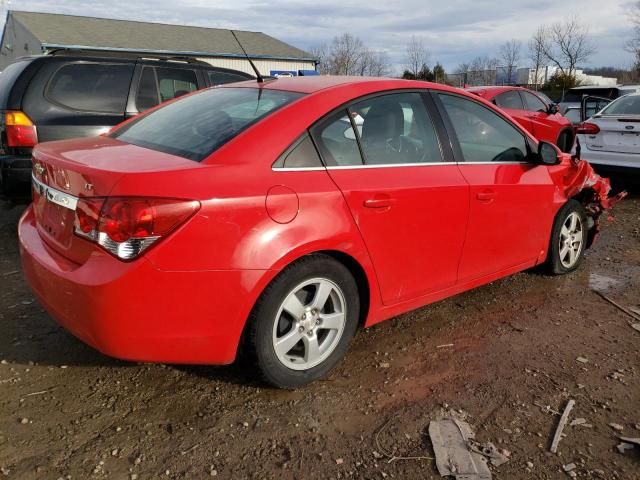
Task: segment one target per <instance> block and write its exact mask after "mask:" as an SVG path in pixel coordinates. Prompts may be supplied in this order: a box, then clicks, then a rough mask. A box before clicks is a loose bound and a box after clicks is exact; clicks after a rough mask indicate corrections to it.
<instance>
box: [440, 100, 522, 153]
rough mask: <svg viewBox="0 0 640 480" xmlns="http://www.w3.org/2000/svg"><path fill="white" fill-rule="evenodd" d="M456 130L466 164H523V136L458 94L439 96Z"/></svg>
mask: <svg viewBox="0 0 640 480" xmlns="http://www.w3.org/2000/svg"><path fill="white" fill-rule="evenodd" d="M438 96H439V98H440V100H441V101H442V104H443V105H444V108H445V110H446V112H447V115H448V116H449V119H450V120H451V123H452V125H453V129H454V130H455V133H456V136H457V138H458V142H459V144H460V149H461V150H462V155H463V156H464V161H465V162H523V161H525V160H526V158H527V156H528V152H529V149H528V146H527V142H526V139H525V136H524V135H523V134H522V133H521V132H520V131H519V130H518V129H516V128H515V127H514V126H513V125H512V124H510V123H509V122H507V121H506V120H505V119H503V118H502V117H501V116H500V115H498V114H496V113H495V112H492V111H491V110H489V109H488V108H487V107H484V106H483V105H480V104H478V103H476V102H474V101H471V100H468V99H466V98H462V97H460V96H457V95H450V94H444V93H439V94H438Z"/></svg>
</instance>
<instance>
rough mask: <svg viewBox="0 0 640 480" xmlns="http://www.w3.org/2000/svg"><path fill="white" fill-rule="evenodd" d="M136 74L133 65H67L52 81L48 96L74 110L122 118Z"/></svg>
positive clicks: (61, 68) (55, 74) (60, 69)
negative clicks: (111, 114) (108, 114)
mask: <svg viewBox="0 0 640 480" xmlns="http://www.w3.org/2000/svg"><path fill="white" fill-rule="evenodd" d="M132 74H133V65H130V64H103V63H71V64H67V65H64V66H62V67H60V68H59V69H58V70H57V71H56V72H55V73H54V74H53V76H52V77H51V80H50V81H49V85H48V86H47V90H46V96H47V97H48V98H49V100H51V101H53V102H55V103H57V104H59V105H62V106H64V107H67V108H71V109H73V110H84V111H90V112H102V113H118V114H122V113H124V109H125V104H126V102H127V95H128V93H129V85H130V83H131V76H132Z"/></svg>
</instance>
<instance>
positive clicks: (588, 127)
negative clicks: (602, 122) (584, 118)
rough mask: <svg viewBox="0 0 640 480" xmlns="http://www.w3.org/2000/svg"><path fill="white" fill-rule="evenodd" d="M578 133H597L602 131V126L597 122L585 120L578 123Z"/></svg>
mask: <svg viewBox="0 0 640 480" xmlns="http://www.w3.org/2000/svg"><path fill="white" fill-rule="evenodd" d="M576 133H581V134H583V135H597V134H599V133H600V127H599V126H598V125H596V124H595V123H589V122H583V123H581V124H580V125H578V128H577V130H576Z"/></svg>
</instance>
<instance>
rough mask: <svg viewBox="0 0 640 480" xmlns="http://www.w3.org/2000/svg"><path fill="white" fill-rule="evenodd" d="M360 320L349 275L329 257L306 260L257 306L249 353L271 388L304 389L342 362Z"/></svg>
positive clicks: (276, 282)
mask: <svg viewBox="0 0 640 480" xmlns="http://www.w3.org/2000/svg"><path fill="white" fill-rule="evenodd" d="M359 315H360V296H359V294H358V287H357V285H356V282H355V280H354V278H353V275H351V273H350V272H349V270H348V269H347V268H346V267H345V266H344V265H343V264H342V263H340V262H338V261H337V260H335V259H334V258H332V257H330V256H328V255H324V254H314V255H310V256H307V257H304V258H302V259H300V260H298V261H297V262H295V263H293V264H292V265H290V266H289V267H287V268H286V269H284V270H283V271H282V272H281V273H280V274H279V275H278V276H277V277H276V278H275V279H274V280H273V281H272V282H271V283H270V284H269V286H268V287H267V288H266V289H265V291H264V292H263V293H262V295H261V296H260V298H259V299H258V301H257V302H256V305H255V307H254V308H253V311H252V313H251V316H250V318H249V331H248V347H249V353H250V354H252V356H253V357H254V359H255V362H256V363H257V366H258V368H259V370H260V371H261V373H262V376H263V378H264V380H266V381H267V382H268V383H270V384H271V385H273V386H276V387H279V388H285V389H294V388H298V387H301V386H303V385H306V384H308V383H311V382H313V381H315V380H318V379H320V378H322V377H324V376H326V375H327V374H328V373H329V372H330V371H331V370H332V369H333V368H334V367H335V366H336V365H337V364H338V363H339V362H340V360H341V359H342V358H343V357H344V355H345V354H346V352H347V350H348V348H349V345H350V344H351V340H352V339H353V337H354V335H355V332H356V329H357V327H358V320H359Z"/></svg>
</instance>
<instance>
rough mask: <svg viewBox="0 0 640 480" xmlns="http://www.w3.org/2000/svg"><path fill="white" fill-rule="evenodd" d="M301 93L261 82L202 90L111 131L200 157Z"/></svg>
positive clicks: (150, 145)
mask: <svg viewBox="0 0 640 480" xmlns="http://www.w3.org/2000/svg"><path fill="white" fill-rule="evenodd" d="M302 96H303V94H301V93H296V92H285V91H278V90H267V89H259V88H216V89H211V90H204V91H202V92H199V93H198V94H195V95H192V96H190V97H188V98H184V99H181V100H179V101H176V102H173V103H170V104H168V105H166V106H163V107H161V108H159V109H158V110H155V111H153V112H151V113H148V114H147V115H143V116H141V117H140V118H138V119H136V120H134V121H132V122H131V123H129V124H127V125H125V126H124V127H122V128H120V129H118V130H116V131H115V132H114V133H113V134H112V135H111V136H112V137H113V138H117V139H118V140H121V141H123V142H126V143H130V144H133V145H138V146H140V147H144V148H149V149H151V150H157V151H160V152H165V153H170V154H172V155H178V156H181V157H184V158H188V159H191V160H195V161H198V162H199V161H202V160H204V159H205V158H206V157H208V156H209V155H211V154H212V153H213V152H214V151H216V150H217V149H218V148H220V147H221V146H222V145H224V144H225V143H227V142H228V141H229V140H231V139H232V138H234V137H235V136H237V135H238V134H239V133H240V132H242V131H243V130H245V129H247V128H248V127H250V126H251V125H253V124H255V123H256V122H258V121H260V120H261V119H263V118H265V117H266V116H267V115H269V114H271V113H273V112H275V111H276V110H278V109H279V108H282V107H283V106H285V105H287V104H289V103H291V102H293V101H294V100H297V99H298V98H300V97H302Z"/></svg>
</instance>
